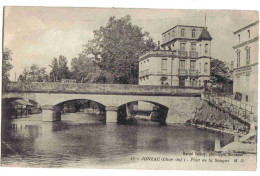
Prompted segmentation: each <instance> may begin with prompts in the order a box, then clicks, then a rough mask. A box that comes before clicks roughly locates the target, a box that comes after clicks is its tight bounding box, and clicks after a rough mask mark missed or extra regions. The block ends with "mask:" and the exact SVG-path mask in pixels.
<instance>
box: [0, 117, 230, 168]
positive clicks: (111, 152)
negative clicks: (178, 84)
mask: <svg viewBox="0 0 260 176" xmlns="http://www.w3.org/2000/svg"><path fill="white" fill-rule="evenodd" d="M72 116H74V115H72V114H71V115H66V116H64V117H62V121H61V122H55V123H48V122H41V121H38V122H34V123H32V124H29V123H28V122H26V121H23V122H15V123H13V124H9V125H6V126H5V127H4V130H3V131H4V133H2V134H3V136H2V139H3V140H2V164H3V165H7V166H11V165H14V164H15V165H16V166H17V165H21V166H30V167H39V166H41V167H67V166H71V165H72V164H73V166H74V167H80V166H86V165H88V164H93V163H95V164H101V165H103V164H105V165H109V164H112V163H116V162H131V161H130V160H129V159H128V160H125V158H130V156H132V155H142V154H143V155H146V154H147V152H152V153H156V154H171V155H175V154H176V155H177V154H180V153H182V152H183V151H186V152H189V151H201V152H203V151H213V150H214V139H215V137H219V138H223V135H220V134H217V133H213V132H209V131H203V130H198V129H195V128H193V127H190V126H185V125H180V124H176V125H172V126H160V125H154V124H153V125H147V124H140V125H137V126H131V125H117V124H109V125H106V124H103V123H100V122H99V121H98V120H96V122H95V123H87V122H89V120H88V119H90V121H91V122H94V121H93V118H94V117H93V116H91V115H89V116H86V115H84V116H83V115H82V116H81V117H79V116H77V117H75V118H72ZM97 119H98V118H97ZM84 120H85V122H86V123H84ZM231 139H232V137H231V136H228V135H226V136H225V140H226V141H224V142H228V140H231ZM222 141H223V139H222Z"/></svg>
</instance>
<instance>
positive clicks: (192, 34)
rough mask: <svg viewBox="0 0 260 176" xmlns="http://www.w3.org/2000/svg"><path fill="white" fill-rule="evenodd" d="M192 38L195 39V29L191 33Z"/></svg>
mask: <svg viewBox="0 0 260 176" xmlns="http://www.w3.org/2000/svg"><path fill="white" fill-rule="evenodd" d="M191 37H192V38H193V37H195V29H192V32H191Z"/></svg>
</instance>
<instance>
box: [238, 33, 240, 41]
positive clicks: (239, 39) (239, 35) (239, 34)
mask: <svg viewBox="0 0 260 176" xmlns="http://www.w3.org/2000/svg"><path fill="white" fill-rule="evenodd" d="M238 42H240V34H238Z"/></svg>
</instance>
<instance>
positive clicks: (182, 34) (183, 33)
mask: <svg viewBox="0 0 260 176" xmlns="http://www.w3.org/2000/svg"><path fill="white" fill-rule="evenodd" d="M184 35H185V29H181V36H182V37H184Z"/></svg>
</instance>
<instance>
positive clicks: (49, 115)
mask: <svg viewBox="0 0 260 176" xmlns="http://www.w3.org/2000/svg"><path fill="white" fill-rule="evenodd" d="M60 120H61V107H59V106H53V105H44V106H42V121H43V122H55V121H60Z"/></svg>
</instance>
